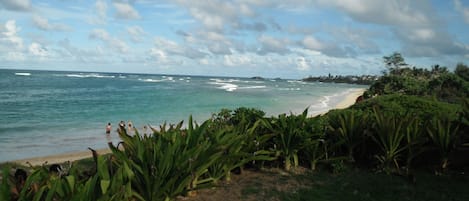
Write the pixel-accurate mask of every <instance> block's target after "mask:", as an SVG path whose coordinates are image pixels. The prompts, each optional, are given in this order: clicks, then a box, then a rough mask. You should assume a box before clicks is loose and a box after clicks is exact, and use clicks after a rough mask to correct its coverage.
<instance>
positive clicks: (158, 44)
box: [155, 37, 207, 59]
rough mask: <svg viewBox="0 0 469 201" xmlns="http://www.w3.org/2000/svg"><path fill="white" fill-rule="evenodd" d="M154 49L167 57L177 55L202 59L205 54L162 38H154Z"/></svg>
mask: <svg viewBox="0 0 469 201" xmlns="http://www.w3.org/2000/svg"><path fill="white" fill-rule="evenodd" d="M155 49H158V50H160V51H163V52H165V53H166V54H168V55H177V56H182V57H186V58H190V59H200V58H204V57H205V56H206V55H207V54H206V53H204V52H202V51H201V50H199V49H197V48H193V47H191V46H189V45H187V44H186V45H179V44H178V43H177V42H175V41H172V40H168V39H165V38H162V37H156V38H155Z"/></svg>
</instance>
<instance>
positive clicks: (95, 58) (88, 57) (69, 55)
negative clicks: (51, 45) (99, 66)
mask: <svg viewBox="0 0 469 201" xmlns="http://www.w3.org/2000/svg"><path fill="white" fill-rule="evenodd" d="M58 46H59V47H61V49H59V50H58V51H57V52H58V55H60V56H61V57H62V58H64V60H72V61H73V60H75V61H79V62H83V63H103V62H107V61H109V56H104V53H103V52H104V51H102V50H101V49H100V48H99V47H98V48H97V49H96V50H88V49H81V48H78V47H75V46H74V45H72V44H71V43H70V40H69V39H63V40H61V41H59V42H58Z"/></svg>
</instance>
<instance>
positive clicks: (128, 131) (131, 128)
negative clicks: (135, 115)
mask: <svg viewBox="0 0 469 201" xmlns="http://www.w3.org/2000/svg"><path fill="white" fill-rule="evenodd" d="M127 126H128V127H127V134H129V135H130V134H131V133H133V132H134V127H133V126H132V122H131V121H129V122H128V123H127Z"/></svg>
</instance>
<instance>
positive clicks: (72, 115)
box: [0, 69, 365, 162]
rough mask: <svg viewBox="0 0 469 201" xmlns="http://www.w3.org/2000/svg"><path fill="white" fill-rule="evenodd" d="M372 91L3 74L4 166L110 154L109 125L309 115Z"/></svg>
mask: <svg viewBox="0 0 469 201" xmlns="http://www.w3.org/2000/svg"><path fill="white" fill-rule="evenodd" d="M357 88H365V86H359V85H349V84H327V83H305V82H301V81H296V80H280V79H265V80H253V79H249V78H227V77H213V76H209V77H203V76H177V75H149V74H116V73H84V72H58V71H25V70H5V69H3V70H2V69H0V162H4V161H10V160H17V159H24V158H30V157H37V156H46V155H53V154H61V153H66V152H73V151H86V150H87V148H88V147H91V148H95V149H99V148H105V147H107V144H106V142H107V140H106V137H105V134H104V132H105V131H104V129H105V125H106V124H107V122H111V124H112V125H113V132H112V133H111V137H112V140H113V141H114V142H117V141H118V138H117V133H116V132H115V128H117V123H118V122H119V121H121V120H123V121H125V122H128V121H129V120H131V121H132V122H133V124H134V125H135V126H136V128H138V129H140V130H142V128H143V126H144V125H152V126H158V125H160V124H162V123H164V122H165V121H166V122H168V123H177V122H179V121H181V120H185V121H187V119H188V117H189V115H193V117H194V119H195V120H197V121H198V122H201V121H203V120H206V119H208V118H210V116H211V114H212V113H217V112H218V111H220V109H221V108H228V109H235V108H237V107H255V108H258V109H261V110H263V111H265V112H266V113H267V115H268V116H271V115H278V114H280V113H290V112H293V113H300V112H302V111H303V110H304V109H305V108H307V107H309V110H310V114H313V113H319V112H324V111H327V110H328V109H330V108H331V107H333V106H335V105H336V104H337V103H338V102H340V101H341V100H342V99H343V98H344V97H345V96H346V95H347V94H348V93H350V92H351V91H352V90H356V89H357Z"/></svg>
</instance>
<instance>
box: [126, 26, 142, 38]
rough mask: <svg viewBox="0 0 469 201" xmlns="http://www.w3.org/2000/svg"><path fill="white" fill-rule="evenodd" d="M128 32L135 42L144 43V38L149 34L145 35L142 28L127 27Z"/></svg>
mask: <svg viewBox="0 0 469 201" xmlns="http://www.w3.org/2000/svg"><path fill="white" fill-rule="evenodd" d="M126 30H127V33H128V34H129V35H130V39H131V40H132V41H133V42H142V41H143V39H144V36H145V35H147V33H145V31H144V30H143V28H142V27H140V26H131V27H127V28H126Z"/></svg>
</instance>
